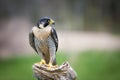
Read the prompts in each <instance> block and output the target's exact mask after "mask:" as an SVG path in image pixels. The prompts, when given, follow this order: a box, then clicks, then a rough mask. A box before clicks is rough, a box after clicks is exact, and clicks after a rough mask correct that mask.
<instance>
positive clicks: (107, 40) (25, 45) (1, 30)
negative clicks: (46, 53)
mask: <svg viewBox="0 0 120 80" xmlns="http://www.w3.org/2000/svg"><path fill="white" fill-rule="evenodd" d="M0 10H1V11H0V80H35V77H34V75H33V72H32V65H33V64H34V63H36V62H39V61H40V57H39V56H38V55H37V54H36V53H35V51H34V50H33V49H32V48H31V47H30V45H29V42H28V33H29V31H31V29H32V27H33V26H34V24H35V23H36V22H37V20H38V19H40V18H41V17H44V16H48V17H51V18H52V19H53V20H55V21H56V26H55V28H56V30H57V32H58V37H59V48H58V52H57V55H56V56H57V62H58V65H61V64H62V63H63V62H65V61H68V62H69V63H70V65H71V66H72V67H73V69H74V70H75V71H76V73H77V80H120V1H119V0H0Z"/></svg>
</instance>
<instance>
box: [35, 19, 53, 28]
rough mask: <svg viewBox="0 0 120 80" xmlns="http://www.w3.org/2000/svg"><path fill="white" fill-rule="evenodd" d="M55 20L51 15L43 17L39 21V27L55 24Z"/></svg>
mask: <svg viewBox="0 0 120 80" xmlns="http://www.w3.org/2000/svg"><path fill="white" fill-rule="evenodd" d="M54 23H55V22H54V21H53V20H52V19H51V18H49V17H43V18H41V19H40V20H39V21H38V22H37V27H39V28H41V26H42V27H47V26H48V25H51V24H54Z"/></svg>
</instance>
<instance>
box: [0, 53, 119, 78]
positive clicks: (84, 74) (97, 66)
mask: <svg viewBox="0 0 120 80" xmlns="http://www.w3.org/2000/svg"><path fill="white" fill-rule="evenodd" d="M65 60H68V61H69V63H70V64H71V66H72V67H73V68H74V69H75V71H76V72H77V80H120V51H113V52H109V51H85V52H81V53H78V54H71V55H70V54H69V55H68V54H63V53H62V54H59V53H58V54H57V61H58V64H59V65H60V64H62V63H63V62H64V61H65ZM38 61H40V59H39V56H37V55H35V56H16V57H12V58H9V59H4V60H3V59H0V80H35V78H34V76H33V72H32V65H33V64H34V63H35V62H38Z"/></svg>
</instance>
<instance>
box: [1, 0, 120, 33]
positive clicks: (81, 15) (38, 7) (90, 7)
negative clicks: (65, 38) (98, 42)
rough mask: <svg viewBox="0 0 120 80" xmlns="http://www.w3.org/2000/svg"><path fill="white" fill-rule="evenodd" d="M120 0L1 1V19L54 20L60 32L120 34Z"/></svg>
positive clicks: (34, 21)
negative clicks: (43, 18) (81, 31)
mask: <svg viewBox="0 0 120 80" xmlns="http://www.w3.org/2000/svg"><path fill="white" fill-rule="evenodd" d="M119 3H120V1H119V0H74V1H73V0H0V9H1V12H0V19H4V18H13V17H16V16H17V17H19V16H24V17H25V18H28V19H30V20H31V22H33V23H36V21H37V20H38V19H39V18H40V17H44V16H50V17H52V18H53V19H55V21H57V24H58V25H57V26H59V25H60V27H57V28H59V29H67V30H68V29H72V30H84V31H88V30H90V31H109V32H114V33H119V32H120V31H119V30H120V27H119V26H120V23H119V21H120V11H119V8H120V6H119ZM73 26H74V27H73Z"/></svg>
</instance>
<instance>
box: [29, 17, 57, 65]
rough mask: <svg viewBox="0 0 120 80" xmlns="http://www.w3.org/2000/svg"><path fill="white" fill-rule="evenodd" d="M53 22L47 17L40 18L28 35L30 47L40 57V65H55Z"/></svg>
mask: <svg viewBox="0 0 120 80" xmlns="http://www.w3.org/2000/svg"><path fill="white" fill-rule="evenodd" d="M54 25H55V22H54V21H53V20H52V19H51V18H48V17H44V18H41V19H40V20H39V21H38V22H37V24H36V26H34V27H33V28H32V31H31V32H30V33H29V43H30V45H31V47H32V48H33V49H34V50H35V51H36V52H37V53H38V55H40V56H41V58H42V59H41V62H40V64H48V66H49V67H51V66H55V65H56V52H57V49H58V37H57V33H56V30H55V28H54Z"/></svg>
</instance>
